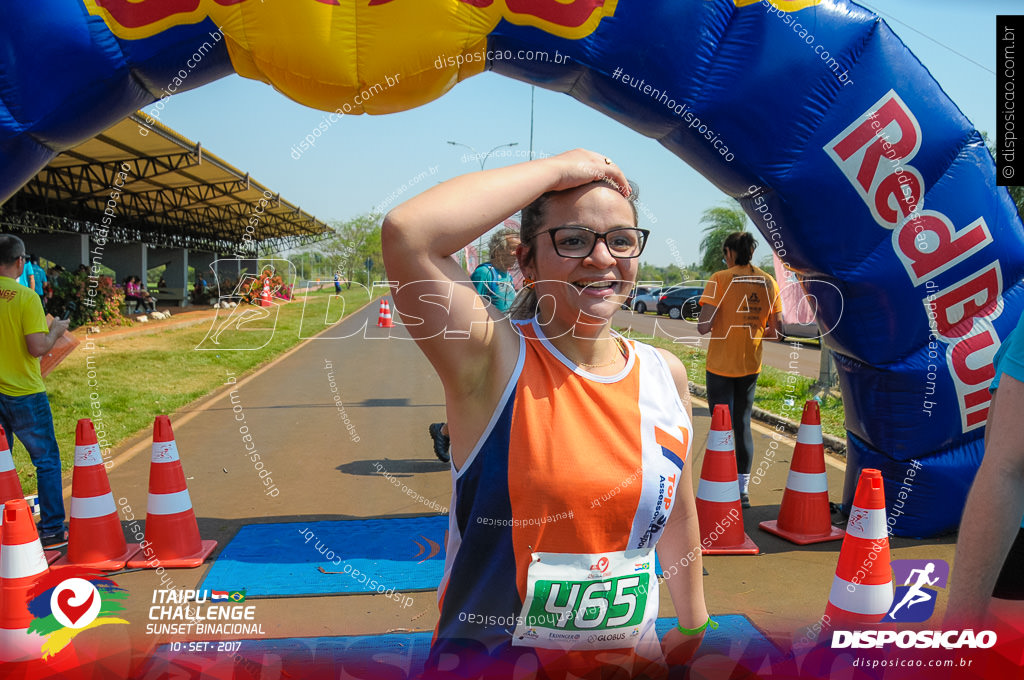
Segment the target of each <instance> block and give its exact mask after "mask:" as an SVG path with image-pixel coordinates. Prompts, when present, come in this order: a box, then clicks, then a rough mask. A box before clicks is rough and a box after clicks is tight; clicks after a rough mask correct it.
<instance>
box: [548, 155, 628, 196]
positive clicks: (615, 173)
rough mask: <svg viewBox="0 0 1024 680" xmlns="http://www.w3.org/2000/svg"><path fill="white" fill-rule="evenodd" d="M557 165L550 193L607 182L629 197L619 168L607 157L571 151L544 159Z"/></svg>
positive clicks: (626, 183)
mask: <svg viewBox="0 0 1024 680" xmlns="http://www.w3.org/2000/svg"><path fill="white" fill-rule="evenodd" d="M544 160H545V162H551V163H557V164H558V173H559V174H558V179H557V180H556V183H555V185H554V186H552V187H551V190H552V191H563V190H565V189H572V188H575V187H578V186H583V185H584V184H589V183H591V182H597V181H602V180H603V181H608V182H611V183H613V184H614V185H615V187H616V188H617V189H618V191H619V193H621V194H622V195H623V196H629V195H630V193H631V192H632V189H631V188H630V186H629V182H628V181H627V180H626V176H625V175H624V174H623V172H622V170H620V169H619V166H618V165H616V164H615V163H614V161H612V160H611V159H610V158H608V157H607V156H603V155H601V154H599V153H596V152H594V151H588V150H586V149H573V150H572V151H566V152H565V153H560V154H558V155H557V156H552V157H551V158H547V159H544Z"/></svg>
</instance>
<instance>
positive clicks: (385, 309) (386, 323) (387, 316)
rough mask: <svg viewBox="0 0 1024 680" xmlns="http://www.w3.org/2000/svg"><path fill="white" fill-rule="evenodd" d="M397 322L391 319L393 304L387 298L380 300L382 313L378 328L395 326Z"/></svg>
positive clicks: (378, 318) (378, 320)
mask: <svg viewBox="0 0 1024 680" xmlns="http://www.w3.org/2000/svg"><path fill="white" fill-rule="evenodd" d="M394 327H395V324H394V322H393V321H392V320H391V306H390V305H389V304H388V300H387V298H384V299H383V300H381V301H380V315H379V316H378V317H377V328H394Z"/></svg>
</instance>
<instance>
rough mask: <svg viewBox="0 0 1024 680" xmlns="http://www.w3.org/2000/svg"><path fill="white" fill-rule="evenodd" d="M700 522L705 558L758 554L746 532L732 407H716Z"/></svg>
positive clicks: (702, 470)
mask: <svg viewBox="0 0 1024 680" xmlns="http://www.w3.org/2000/svg"><path fill="white" fill-rule="evenodd" d="M697 522H698V524H699V525H700V545H701V552H702V554H704V555H756V554H758V553H759V552H761V551H760V549H759V548H758V547H757V544H755V543H754V541H753V539H751V538H750V536H747V534H746V532H745V531H744V530H743V506H742V505H741V504H740V487H739V479H738V478H737V474H736V450H735V449H734V448H733V440H732V420H731V419H730V418H729V407H728V406H726V405H725V404H718V405H716V406H715V412H714V413H713V414H712V415H711V432H709V433H708V445H707V449H706V450H705V453H704V463H703V465H701V468H700V483H699V484H698V485H697Z"/></svg>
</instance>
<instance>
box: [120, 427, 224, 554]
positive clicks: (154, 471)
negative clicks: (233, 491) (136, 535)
mask: <svg viewBox="0 0 1024 680" xmlns="http://www.w3.org/2000/svg"><path fill="white" fill-rule="evenodd" d="M140 547H141V548H142V549H141V550H140V551H139V552H138V553H136V554H135V556H134V557H132V558H131V559H130V560H128V567H129V568H131V569H135V568H147V567H148V568H151V569H155V568H157V567H167V568H171V567H183V568H192V567H198V566H199V565H200V564H202V563H203V561H204V560H206V558H207V557H208V556H209V555H210V553H211V552H213V549H214V548H216V547H217V541H204V540H201V539H200V538H199V525H198V524H197V523H196V513H195V511H194V510H193V509H192V499H191V498H190V497H189V495H188V485H187V484H185V472H184V470H182V468H181V459H180V458H179V457H178V446H177V444H176V443H175V441H174V432H173V431H172V430H171V419H170V418H168V417H167V416H157V417H156V421H155V422H154V423H153V455H152V458H151V462H150V466H149V502H148V504H147V507H146V538H145V540H144V541H143V542H142V543H141V544H140Z"/></svg>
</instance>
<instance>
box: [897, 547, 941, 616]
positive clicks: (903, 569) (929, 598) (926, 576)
mask: <svg viewBox="0 0 1024 680" xmlns="http://www.w3.org/2000/svg"><path fill="white" fill-rule="evenodd" d="M892 571H893V574H894V580H895V581H896V582H897V583H899V582H901V581H902V582H903V585H901V586H896V593H895V594H894V595H893V599H892V601H893V608H892V609H890V610H889V613H888V614H886V615H885V618H884V619H882V621H899V622H902V623H919V622H921V621H927V620H928V619H930V618H931V616H932V614H933V613H934V612H935V601H936V600H937V599H938V589H939V588H945V587H946V581H947V580H948V579H949V563H948V562H946V561H945V560H893V561H892Z"/></svg>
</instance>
